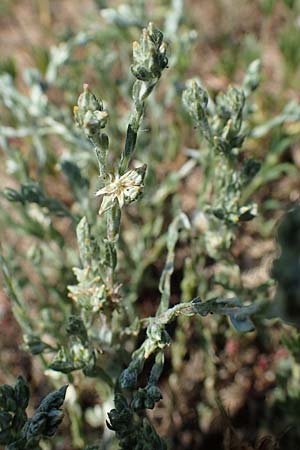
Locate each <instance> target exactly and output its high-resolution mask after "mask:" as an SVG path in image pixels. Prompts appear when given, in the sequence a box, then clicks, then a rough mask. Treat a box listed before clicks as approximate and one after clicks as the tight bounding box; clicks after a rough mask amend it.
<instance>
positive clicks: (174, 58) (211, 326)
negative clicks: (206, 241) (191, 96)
mask: <svg viewBox="0 0 300 450" xmlns="http://www.w3.org/2000/svg"><path fill="white" fill-rule="evenodd" d="M149 20H151V21H153V22H155V24H156V25H157V26H158V27H160V28H161V29H162V30H164V33H165V37H166V39H167V41H168V42H169V47H170V58H169V69H168V70H167V73H166V75H164V77H163V79H162V81H161V83H160V85H159V88H158V90H157V91H156V93H155V98H154V99H152V100H151V101H150V102H149V105H148V107H147V113H146V119H145V121H144V122H145V123H144V124H143V130H142V133H141V135H140V137H139V141H138V150H137V153H138V158H139V159H140V160H142V161H143V162H146V163H147V164H148V166H149V172H150V175H149V179H148V185H147V195H146V197H145V198H144V199H143V200H142V202H141V203H140V204H139V205H138V206H137V207H136V206H133V207H130V208H129V210H128V213H126V215H125V217H124V225H123V227H124V240H125V241H127V242H130V243H131V249H130V251H129V252H128V254H126V255H123V260H122V261H121V268H122V270H123V272H122V282H123V286H124V288H123V289H124V292H125V295H126V296H128V297H130V298H132V301H134V302H135V303H136V305H137V308H138V311H139V312H140V314H141V315H142V316H148V315H153V314H155V311H156V307H157V305H158V298H159V293H158V289H157V286H158V280H159V276H160V273H161V271H162V268H163V264H164V256H165V242H166V230H167V225H168V224H169V223H170V221H171V220H172V218H173V215H174V214H175V212H176V211H177V210H178V208H180V209H182V210H183V211H184V212H186V213H187V214H189V215H191V216H195V215H196V212H197V198H198V193H199V190H200V188H201V182H202V180H203V173H201V164H200V165H199V164H198V163H199V161H198V160H197V162H196V163H195V164H194V165H193V163H191V164H190V166H189V165H187V166H186V165H185V164H187V158H188V157H191V160H192V161H193V158H195V157H194V155H195V151H196V150H195V149H198V148H199V147H200V148H201V145H202V141H201V138H200V136H198V134H197V130H195V132H192V130H193V128H192V125H191V123H190V121H189V118H188V117H187V114H186V113H185V112H184V110H183V106H182V103H181V93H182V90H183V87H184V83H185V82H186V80H187V79H189V78H190V77H197V78H198V79H200V80H201V83H202V84H203V85H204V86H205V87H206V88H207V89H208V91H209V93H210V95H211V97H212V98H214V97H215V96H216V95H217V93H219V92H220V91H225V90H226V89H227V87H228V85H230V84H232V85H234V84H236V83H237V84H241V83H242V80H243V77H244V74H245V72H246V70H247V67H248V66H249V64H250V63H251V62H252V61H253V60H255V59H258V58H259V59H260V60H261V62H262V81H261V84H260V86H259V88H258V90H257V92H256V93H255V103H254V104H253V108H254V111H253V115H252V117H251V126H252V127H253V128H252V129H253V130H254V132H253V133H252V136H250V137H249V139H248V140H247V143H246V145H245V148H244V151H245V155H246V156H249V157H250V156H251V157H253V158H256V159H257V160H259V161H260V162H262V164H263V166H262V170H261V171H260V172H259V173H258V175H257V176H256V177H255V178H254V179H253V181H252V182H251V183H250V184H249V185H248V186H247V189H246V191H245V192H244V194H243V195H244V198H245V199H247V198H250V196H251V198H252V199H253V200H254V201H256V202H257V204H258V205H259V212H258V216H257V217H256V218H255V219H254V220H253V221H251V222H244V223H242V224H241V226H240V227H239V229H238V230H237V232H236V238H235V240H234V242H233V244H232V245H231V247H230V250H228V253H229V254H230V257H228V258H227V260H223V259H222V258H220V259H218V258H213V257H207V255H206V256H205V257H204V256H203V255H201V254H200V255H199V254H196V253H197V252H196V250H195V252H194V253H195V255H194V254H193V252H192V254H189V253H187V239H186V240H185V238H184V237H183V238H182V242H180V245H179V246H178V254H177V257H176V265H175V271H174V274H173V277H172V304H175V303H177V302H178V301H179V300H180V298H181V296H182V295H183V296H184V297H185V298H186V299H190V298H192V297H193V296H194V295H197V294H198V295H201V296H202V295H203V296H204V297H206V298H207V295H209V294H210V295H212V294H213V293H216V287H215V286H216V285H218V286H227V287H228V286H232V290H233V291H235V292H236V291H237V290H239V291H240V292H243V293H244V294H243V295H244V296H245V297H246V298H248V299H249V297H250V298H251V299H252V300H255V299H257V298H259V297H260V296H261V293H263V294H264V295H265V294H266V293H268V294H270V293H272V289H273V287H274V286H273V282H272V280H271V276H270V271H271V266H272V261H273V260H274V258H275V257H276V254H277V253H276V252H277V249H276V243H275V240H274V237H275V234H276V227H277V224H278V221H279V220H280V218H281V216H282V215H283V213H284V212H285V211H286V210H287V209H288V208H289V207H290V205H291V204H293V203H295V202H298V201H299V195H300V181H299V180H300V178H299V168H300V142H299V135H300V103H299V102H300V94H299V92H300V91H299V79H300V78H299V77H300V45H299V43H300V1H299V0H253V1H251V2H249V1H247V0H200V1H197V0H186V1H184V2H183V1H181V0H173V1H171V0H170V1H169V0H168V1H167V0H153V1H144V0H132V1H128V2H127V3H126V4H124V3H123V4H121V2H119V1H105V0H95V1H92V0H85V1H84V2H83V1H79V0H57V1H55V0H2V2H1V4H0V48H1V59H0V76H1V78H0V112H1V124H0V146H1V153H0V158H1V166H0V189H1V192H3V195H1V198H0V205H1V217H0V232H1V247H2V250H3V253H4V254H5V256H6V260H7V261H9V265H10V271H11V272H13V273H14V275H15V277H16V279H17V289H19V290H20V291H21V292H22V296H23V298H24V302H25V304H26V305H27V306H26V308H27V309H26V314H27V315H28V317H29V319H28V320H29V322H30V323H31V324H32V326H33V325H34V327H36V328H38V327H40V330H39V333H42V334H43V335H44V336H47V335H51V333H53V330H52V327H53V323H56V326H58V330H62V328H63V327H64V319H65V317H64V313H65V312H64V311H66V310H67V309H68V308H69V307H70V305H69V303H70V300H69V298H68V296H67V286H68V285H72V284H74V275H73V272H72V267H73V266H76V265H78V255H77V244H76V235H75V228H74V223H76V221H77V216H78V215H79V216H80V215H82V214H83V213H84V214H86V215H87V216H88V217H93V216H95V215H96V213H97V206H98V205H97V200H96V199H94V198H93V195H92V194H91V193H93V192H95V191H96V189H97V165H96V161H95V158H94V155H93V154H92V152H91V151H90V149H89V146H88V145H87V143H86V141H85V140H84V139H83V138H82V136H81V135H80V133H79V131H78V130H77V129H76V128H75V126H74V124H73V113H72V108H73V105H74V104H76V102H77V98H78V94H79V92H81V89H82V84H83V83H85V82H87V83H89V85H90V86H92V88H93V91H94V92H95V93H96V94H98V95H99V97H101V98H103V99H104V101H105V105H106V106H107V107H108V109H109V113H110V122H109V126H108V128H109V133H110V137H111V142H112V145H111V147H112V149H113V150H114V151H115V152H116V154H118V153H119V152H120V142H123V140H124V131H125V129H126V123H127V119H128V117H129V113H130V101H131V100H130V92H131V91H130V89H131V86H132V78H130V76H129V67H130V64H131V42H132V41H133V40H136V39H137V38H138V36H139V33H140V29H141V27H143V26H145V25H146V24H147V22H148V21H149ZM286 105H289V107H287V106H286ZM187 124H189V126H188V125H187ZM197 158H198V157H197ZM195 159H196V158H195ZM191 160H188V161H191ZM72 164H73V165H72ZM70 165H71V166H70ZM199 166H200V167H199ZM70 167H71V168H70ZM78 168H79V171H78V170H77V169H78ZM70 174H71V175H70ZM187 175H188V176H187ZM29 181H30V183H32V182H38V183H39V186H42V187H43V190H42V192H40V191H39V193H38V195H39V196H40V197H39V198H41V197H42V198H43V200H42V203H43V208H44V210H43V212H41V211H40V209H39V208H38V207H37V205H36V204H35V203H34V205H30V208H31V209H30V212H28V209H27V208H25V207H24V206H25V204H26V201H27V200H26V195H25V194H26V192H25V194H24V192H23V194H24V199H23V200H22V201H19V202H16V203H14V202H11V203H10V202H9V201H8V200H11V199H9V195H7V194H6V195H4V192H5V191H4V189H5V188H7V187H9V188H13V189H19V188H20V186H21V185H25V184H26V183H27V184H28V182H29ZM157 186H159V188H157ZM54 198H55V199H56V202H54V201H53V199H54ZM28 203H30V201H29V202H28ZM127 223H131V225H130V226H128V232H127V234H128V235H126V229H127V228H126V224H127ZM202 227H203V223H201V217H200V216H198V231H199V233H200V234H201V230H202V229H203V228H202ZM193 239H194V240H193V243H194V244H195V248H196V247H197V245H201V237H200V238H199V239H198V238H197V237H194V238H193ZM141 261H143V264H141ZM232 261H234V262H232ZM141 265H142V267H141ZM133 267H135V269H133ZM0 300H1V301H0V326H1V339H0V350H1V352H0V382H1V383H13V382H14V379H15V377H17V376H18V375H19V374H20V373H21V374H23V375H24V376H25V378H27V379H28V380H29V381H30V385H31V390H32V392H33V395H34V397H33V398H34V400H33V403H32V408H33V407H34V406H35V405H36V404H38V403H39V400H40V398H41V397H42V396H43V395H45V394H46V393H47V392H48V391H49V390H50V389H51V388H52V387H53V386H55V387H57V386H59V385H61V380H62V378H63V376H61V375H58V374H56V373H55V372H53V371H49V370H48V371H47V370H46V375H47V376H45V373H44V369H45V366H47V361H45V359H44V357H43V356H42V357H41V358H40V357H35V356H33V357H32V356H30V354H29V353H28V352H27V351H25V347H26V345H25V347H24V342H23V337H22V331H21V328H20V327H19V324H18V322H17V321H16V320H15V318H14V315H13V313H12V308H11V302H10V301H9V300H8V298H7V296H6V294H5V293H4V291H1V292H0ZM57 302H59V304H60V310H59V311H58V310H57V307H56V305H57ZM26 320H27V319H26ZM20 321H21V319H20V316H19V323H20ZM57 324H58V325H57ZM23 332H24V330H23ZM60 332H62V331H60ZM170 333H171V334H172V337H173V339H174V344H173V347H172V348H171V350H170V351H169V353H168V355H167V370H166V371H165V372H164V375H163V377H162V382H161V389H162V392H163V396H164V400H163V401H162V402H161V403H160V404H159V406H158V408H157V409H155V410H154V411H153V413H152V416H153V420H154V423H155V425H156V427H157V429H158V431H159V433H160V434H161V435H162V436H166V437H168V442H169V447H170V448H171V449H174V450H177V449H195V450H196V449H199V450H202V449H203V450H204V449H206V450H208V449H219V448H220V449H221V448H222V440H223V435H224V430H225V428H226V424H224V420H223V419H222V417H221V415H220V411H219V409H218V407H217V406H216V403H215V400H216V397H220V398H221V400H222V402H223V404H224V407H225V408H226V410H228V411H229V415H230V420H231V423H232V425H233V426H234V427H235V429H236V430H238V431H239V432H240V434H241V436H242V437H243V438H244V439H245V440H248V441H251V442H254V441H255V439H257V438H259V437H260V436H262V435H265V434H273V435H275V436H277V437H278V439H279V440H280V445H281V446H282V448H286V449H290V450H295V449H296V448H299V445H300V429H299V416H300V383H299V381H300V350H299V349H300V335H299V334H298V331H297V329H296V328H291V327H289V326H288V325H286V324H283V323H282V322H280V321H279V320H273V321H271V322H268V323H267V322H266V323H264V324H262V325H261V324H260V326H258V327H257V331H256V332H254V333H251V334H249V335H239V334H238V333H237V332H235V331H234V330H233V329H232V328H230V327H228V324H227V322H226V320H224V319H216V318H214V317H213V318H212V317H209V318H207V319H201V320H200V319H196V318H195V319H193V320H191V321H187V320H182V321H181V320H179V321H178V324H177V328H176V330H175V328H174V329H173V330H170ZM27 335H30V336H31V337H32V335H31V330H29V331H28V333H27ZM46 340H47V339H46ZM50 341H51V339H50ZM50 341H49V342H50ZM28 348H29V349H30V350H31V351H32V353H39V352H38V351H34V343H32V341H31V342H29V344H28V342H27V347H26V349H27V350H28ZM61 377H62V378H61ZM71 381H72V383H73V385H74V386H75V387H76V392H75V390H74V392H73V391H72V392H71V394H72V395H70V399H69V406H68V411H69V413H68V417H67V419H66V420H65V422H64V424H65V426H64V427H62V428H61V429H60V432H59V435H58V436H57V438H56V441H55V443H54V444H50V443H49V444H48V443H47V444H45V449H51V448H55V449H71V448H74V449H75V448H83V443H82V436H87V435H88V436H89V441H90V442H93V440H94V439H96V438H99V434H100V435H101V433H103V429H102V425H103V418H104V415H105V413H106V411H107V409H108V408H110V407H111V403H109V402H111V397H110V394H109V393H108V392H106V391H105V386H104V385H103V384H101V383H98V384H97V382H95V381H91V379H89V378H85V377H83V376H82V374H81V373H77V372H75V373H73V375H72V379H71ZM34 402H35V403H34ZM70 430H71V431H70ZM105 433H107V430H106V431H104V434H105ZM51 445H53V447H51ZM110 445H111V446H112V447H109V448H117V447H114V445H116V444H114V442H112V443H110ZM103 448H104V447H103Z"/></svg>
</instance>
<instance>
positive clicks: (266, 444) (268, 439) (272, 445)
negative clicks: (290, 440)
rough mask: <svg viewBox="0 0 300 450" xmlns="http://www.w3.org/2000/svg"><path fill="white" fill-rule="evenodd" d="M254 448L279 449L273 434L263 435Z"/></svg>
mask: <svg viewBox="0 0 300 450" xmlns="http://www.w3.org/2000/svg"><path fill="white" fill-rule="evenodd" d="M255 450H280V447H279V442H278V440H277V439H276V438H274V437H273V436H265V437H263V438H261V439H260V440H259V441H258V442H257V444H256V446H255Z"/></svg>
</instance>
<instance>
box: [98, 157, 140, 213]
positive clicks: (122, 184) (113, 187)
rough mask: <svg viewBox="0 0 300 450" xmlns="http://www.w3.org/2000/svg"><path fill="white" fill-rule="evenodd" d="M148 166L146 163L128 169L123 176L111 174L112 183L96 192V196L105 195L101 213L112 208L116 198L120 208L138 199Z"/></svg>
mask: <svg viewBox="0 0 300 450" xmlns="http://www.w3.org/2000/svg"><path fill="white" fill-rule="evenodd" d="M146 168H147V166H146V164H144V165H143V166H141V167H137V168H136V169H131V170H128V171H127V172H126V173H124V175H122V176H120V175H118V174H117V175H115V176H112V175H110V183H108V184H107V185H106V186H104V187H103V188H101V189H99V191H97V192H96V196H100V195H103V199H102V203H101V207H100V210H99V214H100V215H101V214H103V213H104V212H105V211H108V210H109V209H111V208H112V207H113V206H114V204H115V200H117V201H118V203H119V206H120V208H122V207H123V205H128V204H129V203H132V202H134V201H135V200H137V199H138V198H139V197H140V196H141V195H142V193H143V189H144V178H145V173H146Z"/></svg>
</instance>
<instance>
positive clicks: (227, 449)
mask: <svg viewBox="0 0 300 450" xmlns="http://www.w3.org/2000/svg"><path fill="white" fill-rule="evenodd" d="M223 443H224V450H254V448H253V447H251V445H249V444H248V442H245V441H242V440H241V439H240V438H239V436H238V434H237V433H236V431H235V430H234V428H233V427H232V426H231V425H230V426H229V428H227V430H226V432H225V436H224V442H223Z"/></svg>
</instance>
